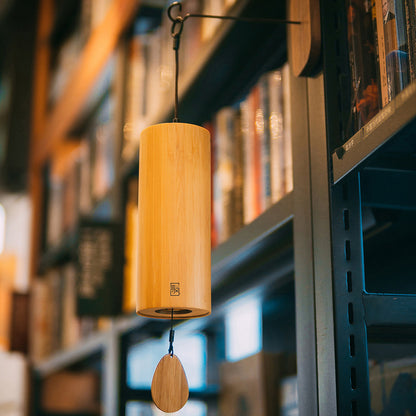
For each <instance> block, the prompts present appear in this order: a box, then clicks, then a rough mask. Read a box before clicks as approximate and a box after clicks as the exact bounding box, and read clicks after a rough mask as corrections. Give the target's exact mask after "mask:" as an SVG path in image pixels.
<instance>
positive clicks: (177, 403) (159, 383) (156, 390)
mask: <svg viewBox="0 0 416 416" xmlns="http://www.w3.org/2000/svg"><path fill="white" fill-rule="evenodd" d="M151 391H152V399H153V401H154V403H155V405H156V406H157V407H158V408H159V409H160V410H162V411H163V412H166V413H172V412H176V411H178V410H179V409H181V408H182V407H183V406H184V405H185V403H186V401H187V400H188V397H189V388H188V381H187V380H186V375H185V371H184V369H183V367H182V364H181V362H180V361H179V358H178V357H177V356H176V355H174V354H173V355H170V354H166V355H165V356H163V357H162V359H161V360H160V361H159V364H158V365H157V367H156V370H155V374H154V375H153V380H152V389H151Z"/></svg>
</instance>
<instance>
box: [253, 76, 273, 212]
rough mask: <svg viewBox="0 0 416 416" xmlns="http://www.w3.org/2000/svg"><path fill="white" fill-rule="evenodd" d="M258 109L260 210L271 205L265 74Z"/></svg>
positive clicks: (267, 93) (268, 101) (260, 82)
mask: <svg viewBox="0 0 416 416" xmlns="http://www.w3.org/2000/svg"><path fill="white" fill-rule="evenodd" d="M259 90H260V107H259V111H258V114H257V116H256V127H257V131H258V135H259V138H260V170H261V196H262V197H261V209H262V211H264V210H266V209H267V208H269V207H270V205H271V181H270V126H269V123H267V120H268V119H269V112H270V105H269V103H270V96H269V93H270V91H269V85H268V77H267V74H266V75H263V76H262V77H261V78H260V80H259Z"/></svg>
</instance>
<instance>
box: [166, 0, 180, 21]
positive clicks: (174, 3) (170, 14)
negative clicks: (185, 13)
mask: <svg viewBox="0 0 416 416" xmlns="http://www.w3.org/2000/svg"><path fill="white" fill-rule="evenodd" d="M174 7H179V11H180V12H181V11H182V3H180V2H179V1H175V2H173V3H172V4H171V5H170V6H169V7H168V17H169V19H170V20H171V22H176V19H177V17H172V9H173V8H174ZM178 17H180V16H178Z"/></svg>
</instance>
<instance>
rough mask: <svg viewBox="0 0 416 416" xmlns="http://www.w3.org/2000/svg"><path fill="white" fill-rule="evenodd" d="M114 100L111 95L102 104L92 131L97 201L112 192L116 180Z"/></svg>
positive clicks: (92, 187) (94, 196)
mask: <svg viewBox="0 0 416 416" xmlns="http://www.w3.org/2000/svg"><path fill="white" fill-rule="evenodd" d="M113 115H114V100H113V97H112V96H111V94H110V95H109V96H108V97H107V98H106V99H105V100H104V102H103V103H102V105H101V107H100V109H99V112H98V114H97V118H96V120H95V122H94V123H93V126H92V130H91V152H92V178H91V179H92V182H91V183H92V186H91V194H92V197H93V199H94V200H95V201H97V200H100V199H103V198H104V197H105V196H106V194H107V193H108V192H109V191H110V189H111V187H112V185H113V183H114V178H115V154H116V152H115V143H114V137H115V122H114V119H113Z"/></svg>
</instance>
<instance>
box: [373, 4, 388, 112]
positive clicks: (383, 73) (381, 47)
mask: <svg viewBox="0 0 416 416" xmlns="http://www.w3.org/2000/svg"><path fill="white" fill-rule="evenodd" d="M375 5H376V19H377V40H378V42H377V43H378V56H379V64H380V86H381V102H382V106H383V107H384V106H385V105H387V104H388V103H389V95H388V87H387V70H386V46H385V39H384V26H383V0H375Z"/></svg>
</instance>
